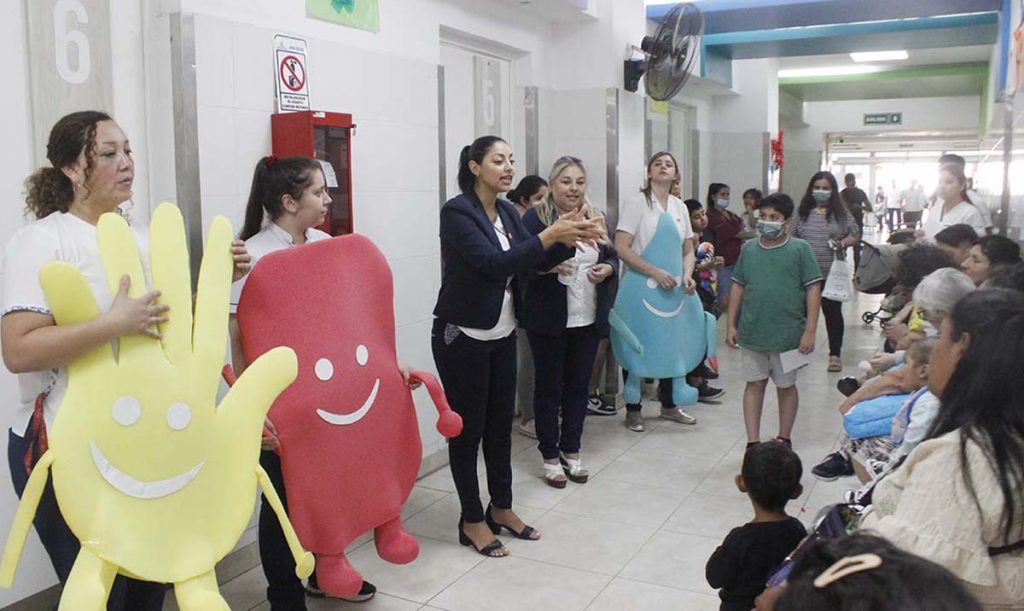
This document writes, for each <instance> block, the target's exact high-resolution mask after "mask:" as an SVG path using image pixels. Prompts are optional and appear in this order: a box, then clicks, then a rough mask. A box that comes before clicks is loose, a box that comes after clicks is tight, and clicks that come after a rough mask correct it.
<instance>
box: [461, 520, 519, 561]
mask: <svg viewBox="0 0 1024 611" xmlns="http://www.w3.org/2000/svg"><path fill="white" fill-rule="evenodd" d="M486 517H487V520H488V523H487V525H488V527H490V528H491V532H494V528H493V527H491V524H490V517H491V513H490V510H489V509H488V510H487V516H486ZM463 524H465V522H463V520H462V518H459V543H461V544H462V545H466V546H469V547H472V548H473V549H475V550H476V553H478V554H480V555H481V556H487V557H488V558H504V557H505V556H507V555H508V554H498V555H496V554H495V553H494V552H497V551H499V550H502V549H504V548H505V546H504V545H503V544H502V543H501V541H498V540H497V539H495V540H493V541H491V542H490V543H488V544H487V545H485V546H483V547H477V546H476V543H473V540H472V539H470V538H469V535H467V534H466V531H464V530H462V525H463ZM494 534H498V533H494Z"/></svg>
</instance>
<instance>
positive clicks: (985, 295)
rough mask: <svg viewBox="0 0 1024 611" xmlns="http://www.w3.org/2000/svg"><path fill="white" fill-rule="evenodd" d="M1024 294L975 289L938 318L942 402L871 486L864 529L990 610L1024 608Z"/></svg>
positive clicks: (931, 381)
mask: <svg viewBox="0 0 1024 611" xmlns="http://www.w3.org/2000/svg"><path fill="white" fill-rule="evenodd" d="M1022 362H1024V295H1022V294H1021V293H1019V292H1016V291H1011V290H1007V289H983V290H979V291H975V292H973V293H971V294H969V295H967V296H966V297H964V298H963V299H962V300H960V302H958V303H957V304H956V306H955V307H954V308H953V312H952V313H951V314H950V315H949V316H948V317H947V318H946V319H945V320H944V321H943V322H942V324H941V327H940V335H939V338H938V339H937V341H936V345H935V348H934V351H933V355H932V362H931V366H930V367H929V371H928V387H929V389H930V390H931V392H932V393H933V394H935V396H937V397H939V400H940V401H941V403H942V408H941V409H940V410H939V414H938V416H937V417H936V419H935V421H934V422H933V423H932V426H931V428H930V430H929V433H928V438H927V439H926V440H924V441H922V442H921V443H920V444H919V445H918V446H917V448H916V449H915V450H914V451H913V452H911V453H910V455H909V456H908V457H907V459H906V461H904V463H903V464H902V465H900V466H899V467H898V468H897V469H895V470H894V471H892V472H891V473H890V474H888V475H887V476H885V477H883V478H882V479H881V480H880V481H879V482H878V484H877V485H876V486H875V490H874V499H873V504H872V506H871V508H870V509H869V510H868V512H867V513H866V514H865V516H864V518H863V520H862V521H861V524H860V528H861V529H862V530H864V531H869V532H873V533H874V534H877V535H880V536H882V537H885V538H886V539H888V540H889V541H891V542H892V543H894V544H895V545H896V546H897V547H899V548H901V549H903V550H905V551H908V552H911V553H914V554H918V555H920V556H923V557H926V558H928V559H930V560H932V561H933V562H936V563H938V564H940V565H942V566H944V567H946V568H947V569H949V570H950V571H951V572H952V573H953V574H954V575H956V576H957V577H958V578H959V579H960V580H961V581H962V582H963V583H964V585H965V586H966V587H967V589H968V590H969V591H970V592H971V593H972V594H973V595H974V596H975V597H976V598H977V599H978V601H979V602H980V603H981V605H982V607H983V608H984V609H1024V555H1022V553H1021V549H1022V548H1024V386H1022V385H1021V384H1020V372H1021V365H1020V364H1021V363H1022Z"/></svg>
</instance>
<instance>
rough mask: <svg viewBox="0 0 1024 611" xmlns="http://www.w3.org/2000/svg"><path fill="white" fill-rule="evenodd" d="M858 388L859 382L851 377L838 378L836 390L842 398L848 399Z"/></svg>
mask: <svg viewBox="0 0 1024 611" xmlns="http://www.w3.org/2000/svg"><path fill="white" fill-rule="evenodd" d="M859 388H860V382H859V381H858V380H857V378H855V377H853V376H846V377H843V378H839V381H838V382H836V389H837V390H839V392H841V393H843V396H845V397H849V396H850V395H852V394H853V393H855V392H857V390H858V389H859Z"/></svg>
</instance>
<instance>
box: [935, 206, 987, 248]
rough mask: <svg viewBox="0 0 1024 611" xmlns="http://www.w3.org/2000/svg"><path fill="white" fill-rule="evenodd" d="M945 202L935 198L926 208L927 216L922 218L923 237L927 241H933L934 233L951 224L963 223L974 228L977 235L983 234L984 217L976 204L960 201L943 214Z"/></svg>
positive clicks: (981, 235)
mask: <svg viewBox="0 0 1024 611" xmlns="http://www.w3.org/2000/svg"><path fill="white" fill-rule="evenodd" d="M944 205H945V204H944V203H943V201H942V199H936V200H935V203H934V204H933V205H932V207H931V208H929V209H928V217H927V218H926V219H925V220H924V239H925V240H927V241H929V242H934V241H935V234H937V233H939V232H940V231H942V230H943V229H945V228H946V227H949V226H951V225H959V224H961V223H962V224H965V225H970V226H971V227H973V228H974V232H975V233H977V234H978V237H984V235H985V228H986V225H985V217H984V216H983V215H982V213H981V210H979V209H978V207H977V206H975V205H974V204H971V203H968V202H960V203H959V204H957V205H956V206H954V207H953V209H952V210H950V211H949V212H947V213H945V214H943V213H942V208H943V206H944Z"/></svg>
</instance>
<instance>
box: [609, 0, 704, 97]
mask: <svg viewBox="0 0 1024 611" xmlns="http://www.w3.org/2000/svg"><path fill="white" fill-rule="evenodd" d="M703 33H704V17H703V15H701V14H700V10H699V9H698V8H697V7H696V6H694V5H692V4H690V3H688V2H681V3H679V4H677V5H675V6H673V7H672V9H671V10H670V11H669V12H668V14H667V15H666V16H665V19H664V20H663V21H662V22H661V25H659V26H658V30H657V31H656V32H655V33H654V36H644V39H643V41H642V42H641V43H640V48H639V49H637V48H636V47H632V51H634V52H636V51H639V52H642V53H643V55H644V58H643V59H632V58H630V59H627V60H626V61H625V62H624V66H623V76H624V79H625V87H626V91H636V90H637V88H638V86H639V84H640V77H641V76H643V75H644V74H646V75H647V78H646V79H644V86H645V89H646V90H647V95H649V96H651V98H653V99H655V100H659V101H665V100H669V99H671V98H672V97H673V96H674V95H675V94H677V93H679V90H680V89H682V88H683V85H684V84H686V79H687V78H689V76H690V72H692V71H693V69H694V67H695V66H696V64H697V52H698V50H699V49H700V38H701V35H702V34H703Z"/></svg>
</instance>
